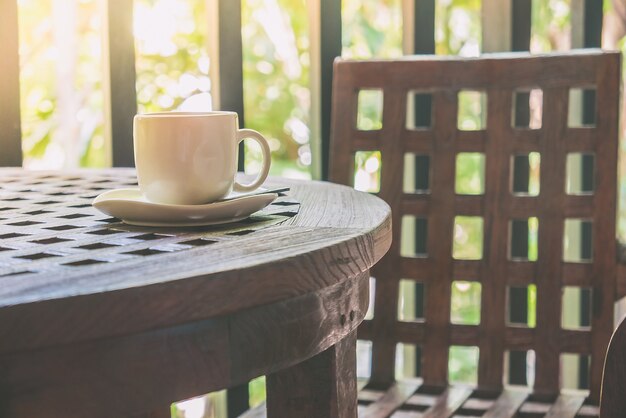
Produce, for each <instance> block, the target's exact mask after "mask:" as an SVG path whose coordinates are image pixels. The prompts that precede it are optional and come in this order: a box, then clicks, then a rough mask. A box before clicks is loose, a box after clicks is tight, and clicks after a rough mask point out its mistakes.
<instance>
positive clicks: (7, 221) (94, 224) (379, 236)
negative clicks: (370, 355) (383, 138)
mask: <svg viewBox="0 0 626 418" xmlns="http://www.w3.org/2000/svg"><path fill="white" fill-rule="evenodd" d="M269 183H270V185H271V186H279V185H280V186H283V185H286V186H289V187H290V188H291V191H290V192H289V193H288V196H285V197H281V198H279V199H278V200H277V201H276V202H275V203H274V204H272V205H270V206H269V207H268V208H267V209H266V210H265V211H264V212H262V213H261V214H257V215H253V217H251V218H249V219H248V220H246V221H242V222H239V223H237V224H233V225H229V226H223V227H213V228H208V227H203V228H193V229H154V228H152V229H151V228H140V227H132V226H127V225H125V224H122V223H120V222H119V221H118V220H116V219H114V218H110V217H108V216H106V215H103V214H101V213H99V212H97V211H96V210H95V209H93V208H92V207H91V205H90V203H91V201H92V200H93V198H94V197H95V196H96V195H97V194H99V193H100V192H102V191H104V190H107V189H111V188H115V187H129V185H133V184H135V177H134V171H132V170H129V169H112V170H101V171H75V172H29V171H23V170H20V169H0V416H1V417H3V418H4V417H11V418H13V417H28V418H32V417H63V418H71V417H107V418H109V417H122V416H142V415H144V416H168V414H169V404H170V403H171V402H173V401H177V400H182V399H186V398H189V397H192V396H197V395H201V394H204V393H207V392H211V391H214V390H218V389H222V388H227V387H231V386H234V385H238V384H241V383H244V382H247V381H248V380H250V379H252V378H255V377H257V376H260V375H268V378H267V396H268V398H267V407H268V415H269V416H271V417H302V418H304V417H314V418H323V417H355V416H356V378H355V345H356V332H355V329H356V327H357V325H358V324H359V323H360V322H361V320H362V319H363V316H364V315H365V312H366V309H367V304H368V293H369V290H368V277H369V273H368V270H369V268H370V267H371V266H372V265H373V264H374V263H376V262H377V261H378V260H379V259H380V258H381V257H382V255H383V254H384V253H385V252H386V251H387V249H388V248H389V245H390V242H391V221H390V210H389V207H388V206H387V205H386V204H385V203H384V202H383V201H381V200H380V199H378V198H376V197H374V196H371V195H368V194H365V193H359V192H355V191H354V190H352V189H350V188H347V187H343V186H338V185H333V184H329V183H321V182H303V181H292V180H283V179H272V180H270V181H269ZM147 411H159V412H158V413H157V414H154V413H148V412H147Z"/></svg>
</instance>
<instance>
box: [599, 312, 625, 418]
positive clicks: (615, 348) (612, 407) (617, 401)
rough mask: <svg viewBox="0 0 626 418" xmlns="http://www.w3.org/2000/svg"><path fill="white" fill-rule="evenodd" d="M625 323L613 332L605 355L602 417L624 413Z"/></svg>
mask: <svg viewBox="0 0 626 418" xmlns="http://www.w3.org/2000/svg"><path fill="white" fill-rule="evenodd" d="M624 382H626V321H624V320H622V322H621V323H620V325H619V326H618V327H617V329H616V330H615V333H614V334H613V337H611V342H610V343H609V349H608V350H607V353H606V362H605V364H604V376H603V377H602V409H601V412H602V417H606V418H614V417H615V418H619V417H621V416H623V415H624V411H626V397H624Z"/></svg>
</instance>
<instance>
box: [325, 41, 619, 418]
mask: <svg viewBox="0 0 626 418" xmlns="http://www.w3.org/2000/svg"><path fill="white" fill-rule="evenodd" d="M620 74H621V73H620V55H619V54H618V53H611V52H601V51H587V52H575V53H570V54H557V55H551V56H530V55H527V54H506V55H496V54H494V55H485V56H482V57H481V58H477V59H474V58H471V59H462V58H445V57H444V58H438V57H425V58H419V57H411V58H407V59H403V60H396V61H384V60H371V61H349V60H338V61H336V62H335V74H334V91H333V94H334V95H333V125H332V151H331V177H330V178H331V180H332V181H335V182H338V183H343V184H352V179H353V176H354V167H355V153H357V152H360V151H368V152H369V151H379V152H380V153H381V156H382V157H381V158H382V165H381V173H380V191H379V192H378V193H377V195H378V196H379V197H381V198H383V199H384V200H385V201H386V202H387V203H388V204H389V205H390V206H391V208H392V212H393V236H394V241H393V243H392V247H391V250H390V251H389V253H388V254H387V255H386V256H385V257H384V258H383V260H382V261H381V262H380V263H379V264H378V265H377V266H376V267H375V268H374V269H373V271H372V273H373V276H374V277H375V279H376V294H375V305H374V317H373V319H372V320H367V321H364V322H363V324H361V326H360V327H359V330H358V338H359V339H360V340H366V341H371V342H372V347H373V348H372V368H371V379H370V380H369V383H368V385H367V386H366V390H365V391H364V392H363V396H362V401H361V403H362V404H363V406H364V407H363V408H362V414H361V415H360V416H362V417H386V416H390V415H391V416H393V417H413V416H422V415H419V414H418V412H417V411H426V412H424V415H423V416H429V417H430V416H433V417H434V416H437V417H447V416H452V415H454V414H458V415H468V414H469V415H472V416H485V417H487V416H488V417H493V416H507V417H511V416H543V414H545V413H547V416H559V417H573V416H588V415H591V416H593V415H595V414H597V410H595V409H594V408H593V407H592V406H593V405H597V402H598V400H599V395H600V380H601V376H602V366H603V361H604V357H605V351H606V347H607V344H608V340H609V338H610V336H611V332H612V330H613V307H614V305H613V303H614V301H615V300H616V299H617V298H618V296H623V295H624V294H625V292H624V284H623V283H624V281H623V280H621V281H620V282H619V283H618V282H617V277H618V273H621V277H622V278H623V277H624V275H623V269H622V268H621V267H619V266H618V260H617V257H616V253H617V252H616V250H617V249H616V239H615V236H616V223H615V219H616V192H617V152H618V119H619V117H618V111H619V91H620ZM573 88H582V89H587V90H588V91H592V92H593V93H584V94H586V95H587V98H588V97H590V95H591V97H592V98H593V97H594V95H595V100H592V103H593V101H595V103H596V105H595V108H594V109H597V110H595V111H592V112H587V113H591V115H592V116H594V117H593V119H592V120H591V121H590V120H583V121H582V122H583V125H584V126H577V127H572V126H570V125H572V124H571V123H570V122H568V105H569V106H572V105H573V104H574V103H570V102H573V101H574V100H575V94H570V89H573ZM531 89H540V90H541V91H542V94H543V115H542V118H541V127H540V128H539V129H531V128H529V127H528V120H526V121H525V122H526V127H521V126H520V125H522V123H520V120H517V121H516V120H514V118H513V115H514V114H515V113H516V112H514V111H513V110H512V109H513V108H514V104H516V103H517V104H518V105H519V103H521V102H523V100H521V101H520V100H519V95H520V94H522V95H523V94H526V96H525V100H526V106H527V107H528V92H529V91H530V90H531ZM363 90H375V91H378V92H379V93H382V96H383V107H382V120H381V122H382V126H381V128H380V129H376V130H368V131H366V130H360V129H359V128H358V127H357V126H358V121H357V110H358V106H359V104H358V102H359V99H358V98H359V92H360V91H363ZM466 90H473V91H480V92H482V93H483V94H484V96H483V99H482V102H481V103H482V106H483V107H484V109H486V120H485V122H486V126H484V127H483V129H480V130H474V131H465V130H461V129H459V127H458V126H457V117H458V114H459V101H458V97H459V94H460V93H461V92H464V91H466ZM414 93H415V94H416V96H413V94H414ZM412 97H416V99H415V100H416V101H418V100H421V101H422V102H423V101H424V100H426V101H430V109H431V113H430V115H427V116H426V117H424V115H423V114H416V115H411V114H410V111H407V108H409V109H410V108H411V106H412V103H411V104H409V105H407V103H410V102H411V100H412ZM521 97H522V98H523V97H524V96H521ZM570 98H571V99H570ZM584 102H588V100H584ZM422 108H423V106H422ZM407 115H409V116H407ZM413 117H415V118H416V120H415V122H417V123H416V125H413V126H417V127H416V128H409V127H407V118H408V119H409V122H410V119H412V118H413ZM521 122H524V121H521ZM462 153H478V154H474V155H479V156H480V158H481V159H482V161H483V177H484V185H483V188H482V192H480V193H479V194H476V195H463V194H460V193H457V192H456V191H455V190H458V186H456V187H455V170H456V169H457V168H456V166H457V164H460V161H459V158H460V155H461V154H462ZM531 153H538V154H539V156H540V167H539V193H538V194H534V195H533V193H529V192H532V191H531V190H529V188H528V178H529V177H528V176H529V174H528V170H529V167H528V161H529V159H528V156H529V154H531ZM576 153H580V154H583V156H582V160H583V161H586V163H587V164H588V163H589V160H591V164H592V167H593V168H592V170H591V172H592V173H593V179H592V182H591V184H590V185H583V186H581V188H580V189H579V190H568V188H571V187H570V186H571V185H570V186H567V185H566V178H567V177H568V176H566V171H569V170H570V168H569V167H568V165H569V164H570V163H571V161H572V156H573V155H575V154H576ZM409 163H411V164H412V165H414V166H415V167H416V169H415V170H416V172H415V173H408V174H406V173H405V168H406V167H405V166H406V165H408V164H409ZM524 175H525V179H524V178H521V177H524ZM407 176H408V177H409V179H410V180H411V182H412V183H413V188H412V190H407V188H406V184H405V183H404V181H405V180H406V178H407ZM403 186H404V187H403ZM407 215H409V216H413V217H415V219H416V220H415V222H414V223H415V224H416V225H417V226H418V228H416V233H415V234H414V235H412V236H411V238H412V239H415V240H416V243H414V244H413V246H414V247H415V253H414V254H412V255H413V256H407V255H406V254H404V255H401V240H400V239H398V238H399V237H400V236H401V231H402V228H403V226H402V225H403V222H405V217H406V216H407ZM461 216H463V217H477V218H474V219H480V220H481V222H482V226H481V228H482V234H481V235H482V238H481V240H482V247H483V248H482V253H481V254H479V257H476V258H477V259H463V257H461V256H459V257H457V258H455V257H453V254H454V251H455V248H456V246H457V244H458V242H456V243H455V239H454V235H455V233H458V232H459V230H458V229H455V228H459V222H460V219H459V218H458V217H461ZM531 218H534V220H533V222H538V255H537V257H536V260H534V259H530V257H529V256H528V240H529V238H528V220H529V219H531ZM576 220H581V222H579V223H580V224H581V225H582V227H581V230H579V232H580V234H579V235H580V240H581V243H580V247H578V246H577V248H575V250H576V251H575V252H576V253H577V256H578V257H575V258H577V259H576V260H571V259H569V258H568V257H567V254H566V253H567V251H566V249H565V248H564V246H565V244H564V241H565V240H564V234H565V230H566V229H568V228H569V225H570V222H573V221H576ZM455 224H456V226H455ZM520 226H521V228H520ZM524 226H525V227H524ZM520 229H521V230H522V232H523V234H522V235H523V236H522V237H521V240H520V237H519V231H520ZM516 235H517V236H516ZM589 236H590V237H589ZM520 241H521V243H522V247H524V243H525V248H522V249H521V250H520V248H519V247H520ZM570 241H571V240H570ZM572 246H573V244H572V242H569V247H570V250H571V247H572ZM520 253H521V254H520ZM574 261H575V262H574ZM618 270H619V271H618ZM402 279H405V280H407V279H408V280H409V281H412V282H414V283H418V284H421V286H419V287H420V288H422V289H424V290H423V299H422V300H420V299H419V297H416V299H417V300H416V305H417V306H416V312H420V313H423V314H422V316H421V317H420V315H419V314H416V317H417V319H416V320H414V321H406V320H404V321H402V320H399V319H398V297H399V283H400V281H401V280H402ZM459 280H461V281H468V282H473V283H479V284H480V288H481V291H480V301H481V308H480V323H479V324H471V325H468V324H459V323H452V321H451V297H452V296H453V295H452V294H453V289H454V286H453V281H459ZM529 285H534V286H536V294H537V300H536V325H535V326H534V327H533V326H529V324H528V321H527V319H526V318H523V319H522V321H520V320H519V319H518V320H515V318H512V317H511V312H512V309H513V308H512V304H513V303H514V302H515V299H514V297H515V292H514V290H515V289H517V288H522V289H524V292H526V290H525V289H526V288H527V287H528V286H529ZM422 286H423V287H422ZM566 287H575V288H578V289H580V288H584V289H587V290H588V291H590V293H591V295H592V308H591V314H590V323H589V324H588V326H584V327H582V328H580V329H565V328H566V327H564V326H563V325H564V324H562V322H561V318H562V310H563V309H564V307H563V306H562V294H563V292H564V289H565V288H566ZM526 294H527V293H526ZM520 322H522V323H520ZM531 325H532V324H531ZM398 343H405V344H414V345H415V346H416V347H417V350H416V351H417V353H418V355H419V354H420V353H421V357H419V358H418V359H417V360H416V362H417V364H418V366H419V368H420V369H421V373H420V374H419V376H420V379H418V380H413V381H406V382H400V381H396V378H395V375H394V364H395V360H396V346H397V344H398ZM452 346H461V347H463V346H472V347H476V348H477V349H478V351H479V358H478V364H477V382H476V383H477V385H476V389H475V390H468V389H467V388H466V387H455V386H451V387H448V386H447V385H448V383H449V382H448V376H449V374H448V366H449V358H448V355H449V352H450V348H451V347H452ZM530 350H533V351H534V355H535V357H536V360H535V364H534V369H535V378H534V385H533V387H532V388H531V389H532V390H525V391H524V390H522V391H517V390H512V389H510V388H508V387H505V384H507V383H509V379H511V377H512V376H511V373H512V372H511V371H510V370H508V367H507V365H510V363H511V360H512V355H513V354H518V355H519V353H521V354H522V355H523V360H524V363H525V364H528V363H529V362H530V361H531V360H530V359H531V357H530V356H528V357H527V354H526V353H527V352H528V351H530ZM565 353H575V354H580V355H583V356H590V364H589V392H588V394H589V396H588V398H587V399H585V398H586V392H583V393H577V394H571V393H567V394H566V393H561V391H560V389H561V384H560V383H561V382H560V377H561V376H562V374H563V370H562V366H561V364H562V362H563V357H562V355H564V354H565ZM583 358H584V357H583ZM622 383H623V382H622ZM372 393H374V395H372ZM433 394H434V395H435V396H433ZM437 395H439V396H437ZM424 398H428V399H427V402H425V401H424ZM533 410H534V411H535V412H534V413H536V414H537V413H538V412H537V411H543V412H542V414H539V415H533V413H532V411H533ZM394 411H395V414H393V415H392V413H394ZM516 414H518V415H516ZM525 414H526V415H525ZM455 416H456V415H455Z"/></svg>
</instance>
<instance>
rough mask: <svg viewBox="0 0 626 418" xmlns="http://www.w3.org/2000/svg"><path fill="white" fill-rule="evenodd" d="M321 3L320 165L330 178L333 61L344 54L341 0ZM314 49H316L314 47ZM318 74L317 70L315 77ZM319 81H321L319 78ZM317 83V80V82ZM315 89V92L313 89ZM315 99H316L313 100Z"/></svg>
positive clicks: (316, 1)
mask: <svg viewBox="0 0 626 418" xmlns="http://www.w3.org/2000/svg"><path fill="white" fill-rule="evenodd" d="M315 3H316V4H317V5H318V7H319V16H320V18H319V28H318V29H316V32H317V33H318V36H319V45H318V47H317V48H318V51H317V54H316V55H317V56H312V57H311V61H312V62H313V61H314V60H317V62H318V63H319V64H316V65H317V66H319V75H317V77H318V78H319V87H318V89H319V109H320V110H319V112H320V113H319V118H318V120H319V123H320V130H319V132H320V138H319V147H317V148H318V149H319V150H320V152H319V154H318V156H319V167H320V170H319V172H320V174H321V179H322V180H328V174H329V165H328V164H329V154H330V117H331V100H332V86H333V62H334V61H335V58H337V57H340V56H341V33H342V32H341V30H342V29H341V0H315ZM311 52H312V53H313V52H314V51H311ZM313 76H315V75H314V74H313V73H312V74H311V77H313ZM316 82H317V81H316ZM313 86H315V84H314V85H313ZM312 93H314V92H312ZM313 103H315V101H312V104H313Z"/></svg>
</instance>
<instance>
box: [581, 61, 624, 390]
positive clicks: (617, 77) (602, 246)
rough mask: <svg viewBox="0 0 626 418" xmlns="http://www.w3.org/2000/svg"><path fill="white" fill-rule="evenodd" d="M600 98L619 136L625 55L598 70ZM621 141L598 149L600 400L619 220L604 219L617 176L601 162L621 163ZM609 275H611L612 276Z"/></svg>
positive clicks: (606, 123) (610, 129)
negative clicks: (619, 156) (619, 159)
mask: <svg viewBox="0 0 626 418" xmlns="http://www.w3.org/2000/svg"><path fill="white" fill-rule="evenodd" d="M596 77H597V80H596V86H597V91H596V100H597V109H605V110H602V111H598V112H596V113H597V117H596V129H597V130H598V131H599V132H602V135H603V136H602V137H603V138H614V137H618V136H619V129H618V124H617V123H615V120H617V119H619V116H618V112H619V109H620V97H619V96H620V92H619V89H617V88H615V86H616V85H619V84H620V83H621V59H620V58H619V57H610V58H609V59H607V60H606V62H604V63H603V65H602V66H601V67H600V70H599V71H598V72H597V74H596ZM618 155H619V144H618V143H613V141H602V140H599V141H597V146H596V150H595V159H596V167H597V168H596V169H595V170H594V171H595V184H596V186H595V191H594V195H595V199H594V203H595V204H594V210H593V218H592V219H593V230H592V237H591V241H592V243H591V244H592V248H593V250H592V252H593V275H592V276H591V277H592V280H593V293H594V294H593V310H592V315H591V324H590V325H591V329H592V335H591V344H592V350H591V365H590V372H589V373H590V376H589V377H590V379H589V387H590V388H591V393H590V395H589V397H590V399H591V400H592V401H594V402H598V401H599V399H600V385H601V379H602V365H603V362H604V356H605V355H606V347H607V341H608V340H609V339H610V338H611V334H612V332H613V323H614V317H613V312H614V305H613V303H611V301H615V300H616V289H615V285H614V283H615V282H614V280H615V277H616V275H617V263H616V254H617V246H616V241H615V224H614V223H613V222H603V221H602V220H603V219H606V218H608V219H616V218H617V192H616V190H617V189H618V184H617V176H616V175H615V173H612V172H609V171H610V170H602V169H599V166H609V167H615V166H617V165H618ZM607 277H609V278H611V279H610V280H609V279H607Z"/></svg>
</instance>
